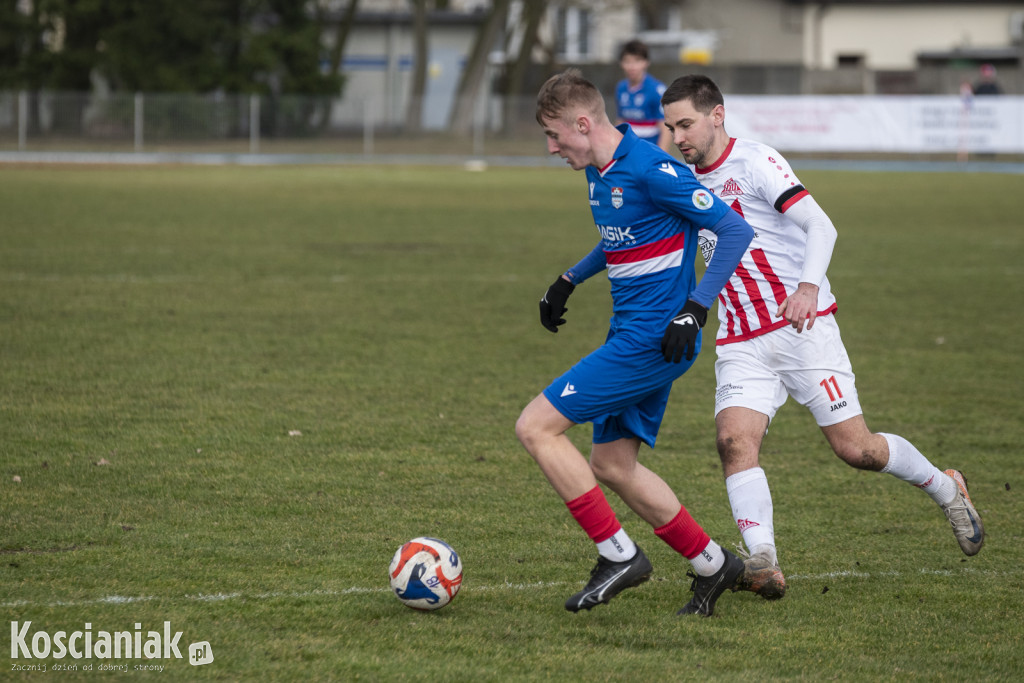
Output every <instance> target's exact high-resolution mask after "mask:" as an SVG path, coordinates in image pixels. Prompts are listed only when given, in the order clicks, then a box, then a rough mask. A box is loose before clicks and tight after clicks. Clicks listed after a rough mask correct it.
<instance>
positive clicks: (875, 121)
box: [725, 95, 1024, 154]
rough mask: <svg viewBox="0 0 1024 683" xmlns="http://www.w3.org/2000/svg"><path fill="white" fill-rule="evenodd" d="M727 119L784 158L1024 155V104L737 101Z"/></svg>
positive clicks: (1007, 100)
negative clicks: (867, 154)
mask: <svg viewBox="0 0 1024 683" xmlns="http://www.w3.org/2000/svg"><path fill="white" fill-rule="evenodd" d="M725 112H726V113H725V116H726V118H725V127H726V130H728V131H729V134H730V135H732V136H734V137H747V138H752V139H754V140H758V141H760V142H763V143H765V144H767V145H771V146H772V147H775V148H776V149H778V150H779V151H781V152H904V153H905V152H910V153H949V152H959V153H962V152H1000V153H1015V154H1020V153H1024V97H1016V96H1014V97H1011V96H1005V95H1000V96H992V97H970V98H960V97H953V96H949V97H947V96H907V97H904V96H891V95H889V96H820V97H809V96H807V97H805V96H786V97H770V96H767V97H766V96H752V95H745V96H744V95H735V96H726V100H725Z"/></svg>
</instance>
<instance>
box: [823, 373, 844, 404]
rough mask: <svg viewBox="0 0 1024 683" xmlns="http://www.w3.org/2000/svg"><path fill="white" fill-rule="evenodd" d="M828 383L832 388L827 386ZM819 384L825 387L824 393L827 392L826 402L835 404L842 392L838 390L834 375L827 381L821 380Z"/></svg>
mask: <svg viewBox="0 0 1024 683" xmlns="http://www.w3.org/2000/svg"><path fill="white" fill-rule="evenodd" d="M829 383H831V384H832V386H829ZM819 384H820V385H821V386H823V387H825V391H827V392H828V400H829V401H830V402H832V403H835V402H836V401H838V400H839V399H841V398H842V397H843V392H842V391H840V389H839V382H837V381H836V376H835V375H832V376H831V377H829V378H828V379H823V380H821V382H819ZM833 389H835V391H833Z"/></svg>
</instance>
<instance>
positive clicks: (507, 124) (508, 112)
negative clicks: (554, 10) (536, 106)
mask: <svg viewBox="0 0 1024 683" xmlns="http://www.w3.org/2000/svg"><path fill="white" fill-rule="evenodd" d="M546 9H547V0H523V14H524V17H523V20H524V26H523V38H522V41H520V43H519V54H518V55H517V56H516V60H515V61H514V62H512V64H511V65H510V66H509V67H508V71H507V72H506V74H505V89H504V93H503V94H504V96H505V106H504V115H503V116H502V121H503V122H504V130H505V132H506V133H508V132H511V131H512V130H513V129H514V127H515V122H516V120H517V119H518V118H519V117H520V116H521V115H522V110H521V108H520V107H518V106H517V104H519V103H520V102H521V101H522V100H523V98H525V96H526V93H524V92H523V84H524V82H525V81H526V72H527V70H528V69H529V68H530V62H531V61H532V59H531V58H532V54H533V48H534V47H536V45H537V43H538V42H539V36H538V35H537V30H538V29H539V28H540V23H541V20H542V19H543V18H544V11H545V10H546Z"/></svg>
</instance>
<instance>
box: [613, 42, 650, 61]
mask: <svg viewBox="0 0 1024 683" xmlns="http://www.w3.org/2000/svg"><path fill="white" fill-rule="evenodd" d="M626 55H633V56H634V57H639V58H640V59H643V60H646V61H650V58H649V57H648V56H647V55H648V52H647V43H645V42H644V41H642V40H638V39H635V38H634V39H633V40H631V41H629V42H628V43H626V44H625V45H623V46H622V50H620V51H619V61H620V62H621V61H622V58H623V57H625V56H626Z"/></svg>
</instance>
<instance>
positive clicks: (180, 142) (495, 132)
mask: <svg viewBox="0 0 1024 683" xmlns="http://www.w3.org/2000/svg"><path fill="white" fill-rule="evenodd" d="M534 106H535V100H534V98H532V97H523V98H499V97H493V98H490V99H488V100H480V101H478V102H474V103H472V106H471V107H468V108H467V109H466V110H468V111H470V112H471V113H470V115H469V116H468V117H464V118H465V119H466V120H464V121H463V122H462V123H459V122H453V123H452V125H451V126H449V127H448V128H446V129H443V130H437V129H436V127H435V128H434V129H427V128H426V127H425V126H423V125H422V123H421V122H419V121H408V120H396V118H395V116H394V115H393V114H391V115H385V114H384V113H383V112H382V111H381V110H382V107H381V106H380V105H379V103H377V102H375V101H373V100H364V99H354V98H349V99H331V98H327V97H302V96H282V97H276V98H272V97H265V96H258V95H189V94H149V93H146V94H142V93H139V94H107V95H101V94H96V93H68V92H25V91H21V92H11V91H3V92H0V150H7V151H10V150H21V151H56V150H59V151H72V152H74V151H89V152H93V151H106V152H160V151H179V152H226V153H299V154H314V153H316V154H359V155H375V154H419V155H422V154H452V155H462V156H464V155H473V156H484V155H488V156H494V155H510V156H526V157H538V156H539V157H543V156H545V155H546V150H545V145H544V138H543V135H542V133H541V131H540V130H539V128H538V127H537V124H536V121H535V120H534V117H533V110H534ZM416 111H420V112H422V111H423V110H422V108H418V109H416ZM421 116H423V115H422V114H421ZM406 118H409V117H406Z"/></svg>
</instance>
